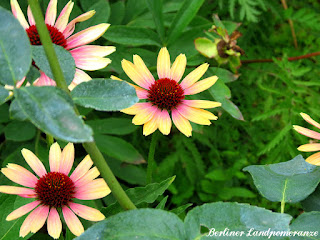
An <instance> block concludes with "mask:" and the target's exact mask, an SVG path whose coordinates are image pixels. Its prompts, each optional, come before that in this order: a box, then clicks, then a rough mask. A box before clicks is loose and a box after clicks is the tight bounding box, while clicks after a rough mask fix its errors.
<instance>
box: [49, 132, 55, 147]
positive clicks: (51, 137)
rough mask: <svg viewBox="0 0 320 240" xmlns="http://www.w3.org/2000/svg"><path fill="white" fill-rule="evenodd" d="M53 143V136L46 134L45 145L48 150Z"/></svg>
mask: <svg viewBox="0 0 320 240" xmlns="http://www.w3.org/2000/svg"><path fill="white" fill-rule="evenodd" d="M53 143H54V139H53V136H52V135H50V134H47V145H48V148H50V146H51V145H52V144H53Z"/></svg>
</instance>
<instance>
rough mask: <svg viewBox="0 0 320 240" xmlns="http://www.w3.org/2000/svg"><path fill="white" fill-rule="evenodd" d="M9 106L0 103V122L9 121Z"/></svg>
mask: <svg viewBox="0 0 320 240" xmlns="http://www.w3.org/2000/svg"><path fill="white" fill-rule="evenodd" d="M9 120H10V119H9V107H8V105H7V104H2V105H0V123H6V122H9Z"/></svg>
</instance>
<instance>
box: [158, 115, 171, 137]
mask: <svg viewBox="0 0 320 240" xmlns="http://www.w3.org/2000/svg"><path fill="white" fill-rule="evenodd" d="M158 122H159V123H158V125H159V131H160V132H161V133H162V134H163V135H168V134H169V133H170V130H171V126H172V122H171V118H170V116H169V113H168V111H167V110H165V109H164V110H162V111H161V114H160V116H159V120H158Z"/></svg>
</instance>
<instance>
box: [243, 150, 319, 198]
mask: <svg viewBox="0 0 320 240" xmlns="http://www.w3.org/2000/svg"><path fill="white" fill-rule="evenodd" d="M243 170H244V171H248V172H249V173H250V174H251V175H252V178H253V181H254V184H255V185H256V187H257V189H258V190H259V192H260V194H261V195H262V196H264V197H265V198H267V199H268V200H270V201H273V202H292V203H294V202H299V201H301V200H303V199H305V198H306V197H307V196H309V195H310V194H311V193H312V192H313V191H314V190H315V188H316V187H317V185H318V183H319V181H320V168H319V167H316V166H314V165H311V164H309V163H307V162H306V161H305V160H304V159H303V158H302V156H301V155H298V156H297V157H295V158H294V159H292V160H290V161H287V162H282V163H276V164H270V165H260V166H258V165H252V166H248V167H246V168H244V169H243Z"/></svg>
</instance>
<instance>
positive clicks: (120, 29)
mask: <svg viewBox="0 0 320 240" xmlns="http://www.w3.org/2000/svg"><path fill="white" fill-rule="evenodd" d="M103 37H104V38H106V39H107V40H109V41H111V42H115V43H119V44H124V45H129V46H142V45H154V46H159V47H160V46H161V44H160V43H159V39H158V36H157V34H156V33H155V32H153V31H152V30H150V29H147V28H139V27H127V26H111V27H110V28H109V29H108V31H107V32H106V33H105V34H104V35H103Z"/></svg>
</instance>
